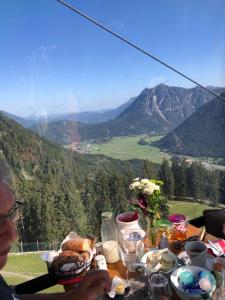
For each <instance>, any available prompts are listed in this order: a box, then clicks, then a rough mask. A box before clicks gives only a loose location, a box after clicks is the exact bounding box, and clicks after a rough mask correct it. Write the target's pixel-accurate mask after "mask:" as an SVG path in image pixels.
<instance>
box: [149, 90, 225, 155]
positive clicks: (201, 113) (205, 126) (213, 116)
mask: <svg viewBox="0 0 225 300" xmlns="http://www.w3.org/2000/svg"><path fill="white" fill-rule="evenodd" d="M221 96H223V97H225V93H222V94H221ZM154 144H155V145H156V146H158V147H160V148H162V149H164V150H167V151H169V152H172V153H175V154H182V155H191V156H209V157H220V158H224V159H225V101H222V100H220V99H217V98H215V99H213V100H211V101H210V102H208V103H206V104H205V105H203V106H202V107H201V108H199V110H197V111H196V112H195V113H194V114H193V115H191V116H190V117H189V118H188V119H187V120H186V121H184V122H183V123H182V124H181V125H180V126H178V127H177V128H175V129H174V130H173V131H171V132H170V133H168V134H167V135H166V136H165V137H163V138H162V139H161V140H159V141H157V142H155V143H154Z"/></svg>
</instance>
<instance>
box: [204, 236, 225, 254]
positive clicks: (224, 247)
mask: <svg viewBox="0 0 225 300" xmlns="http://www.w3.org/2000/svg"><path fill="white" fill-rule="evenodd" d="M212 243H213V245H215V246H216V248H218V249H219V250H220V251H217V250H216V248H214V247H213V246H212V245H210V244H209V243H207V244H206V246H207V248H208V252H209V253H210V254H213V255H215V256H222V255H224V254H225V240H223V239H219V240H216V241H212Z"/></svg>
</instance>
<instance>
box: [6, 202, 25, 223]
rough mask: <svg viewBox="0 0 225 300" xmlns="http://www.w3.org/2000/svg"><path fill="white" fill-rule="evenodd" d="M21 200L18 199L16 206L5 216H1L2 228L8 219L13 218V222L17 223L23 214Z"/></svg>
mask: <svg viewBox="0 0 225 300" xmlns="http://www.w3.org/2000/svg"><path fill="white" fill-rule="evenodd" d="M21 204H23V203H21V202H19V201H16V202H15V205H14V207H13V208H12V209H11V210H10V211H9V213H8V214H6V215H5V216H2V217H0V228H1V227H2V226H3V225H4V224H5V222H6V220H11V221H12V222H13V224H16V223H17V222H18V221H19V219H20V218H21V216H22V214H21V211H20V206H21Z"/></svg>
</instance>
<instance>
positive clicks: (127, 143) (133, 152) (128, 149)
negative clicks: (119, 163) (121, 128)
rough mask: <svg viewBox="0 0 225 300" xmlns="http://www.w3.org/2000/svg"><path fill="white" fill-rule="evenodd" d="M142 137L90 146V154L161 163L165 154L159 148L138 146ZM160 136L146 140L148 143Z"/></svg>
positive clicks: (124, 138)
mask: <svg viewBox="0 0 225 300" xmlns="http://www.w3.org/2000/svg"><path fill="white" fill-rule="evenodd" d="M141 137H142V136H140V135H138V136H130V137H115V138H113V139H112V140H110V141H109V142H108V143H106V144H92V145H91V146H92V152H91V154H104V155H106V156H110V157H112V158H117V159H132V158H140V159H148V160H151V161H153V162H156V163H161V162H162V160H163V158H164V156H165V157H166V158H169V156H168V155H167V154H165V153H164V152H161V151H160V149H159V148H156V147H151V146H149V145H140V144H138V141H139V140H140V138H141ZM160 138H161V136H153V137H150V138H148V139H149V142H153V141H156V140H159V139H160Z"/></svg>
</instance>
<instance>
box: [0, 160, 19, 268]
mask: <svg viewBox="0 0 225 300" xmlns="http://www.w3.org/2000/svg"><path fill="white" fill-rule="evenodd" d="M4 169H5V168H3V164H2V163H1V162H0V270H1V269H2V268H3V267H4V265H5V264H6V261H7V255H8V253H9V250H10V246H11V243H12V241H14V240H15V239H16V238H17V232H16V226H15V223H14V217H15V212H14V211H13V205H14V198H13V194H12V191H11V190H10V188H9V185H8V184H7V183H6V182H5V181H4Z"/></svg>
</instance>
